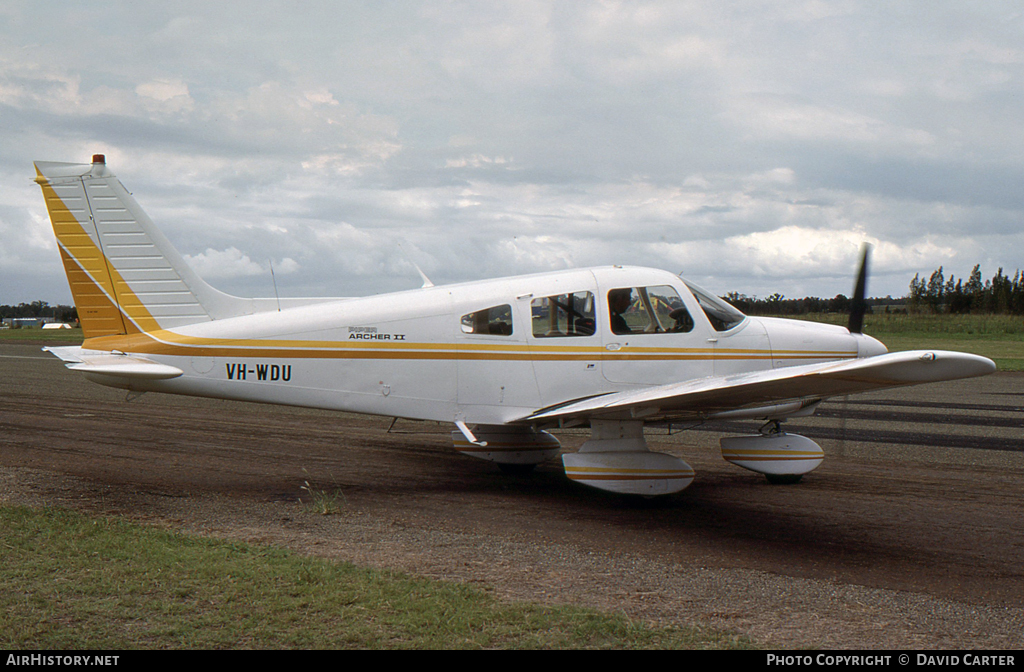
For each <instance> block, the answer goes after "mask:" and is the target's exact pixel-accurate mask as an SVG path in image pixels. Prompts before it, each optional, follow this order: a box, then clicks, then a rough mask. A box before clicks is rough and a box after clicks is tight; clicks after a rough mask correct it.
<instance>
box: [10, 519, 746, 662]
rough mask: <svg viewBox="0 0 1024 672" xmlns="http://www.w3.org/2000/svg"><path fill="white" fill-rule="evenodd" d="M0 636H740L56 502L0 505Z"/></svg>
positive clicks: (78, 645)
mask: <svg viewBox="0 0 1024 672" xmlns="http://www.w3.org/2000/svg"><path fill="white" fill-rule="evenodd" d="M0 530H2V532H0V559H2V562H0V647H2V648H7V649H47V650H50V649H137V648H188V649H219V648H272V649H278V648H303V649H308V648H316V649H320V648H359V649H367V648H430V649H441V648H443V649H453V648H615V649H619V648H751V647H750V644H749V642H747V641H746V640H745V639H743V638H741V637H737V636H732V635H722V634H717V633H711V632H703V631H697V630H682V629H673V628H654V627H649V626H647V625H644V624H641V623H637V622H635V621H632V620H630V619H628V618H626V617H625V616H623V615H617V614H605V613H601V612H599V611H595V610H590V609H583V608H576V607H544V606H538V605H532V604H525V603H510V602H505V601H501V600H498V599H496V598H494V597H492V596H490V595H488V594H487V593H486V591H484V590H480V589H476V588H472V587H469V586H466V585H463V584H456V583H445V582H438V581H430V580H426V579H418V578H414V577H410V576H407V575H403V574H400V573H397V572H387V571H373V570H368V569H363V568H359V567H356V566H354V565H351V564H346V563H340V562H332V561H328V560H324V559H320V558H311V557H305V556H300V555H297V554H294V553H291V552H288V551H285V550H282V549H278V548H274V547H267V546H258V545H250V544H243V543H233V542H227V541H220V540H213V539H206V538H200V537H193V536H189V535H185V534H181V533H177V532H173V531H167V530H161V529H154V528H149V527H144V526H140V525H135V524H131V523H127V522H125V521H122V520H118V519H104V518H90V517H86V516H83V515H80V514H77V513H74V512H70V511H67V510H62V509H51V508H46V509H42V510H35V509H29V508H25V507H0Z"/></svg>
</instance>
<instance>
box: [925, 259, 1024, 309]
mask: <svg viewBox="0 0 1024 672" xmlns="http://www.w3.org/2000/svg"><path fill="white" fill-rule="evenodd" d="M907 305H908V306H910V307H911V308H913V309H919V310H928V311H931V312H933V313H955V314H963V313H990V314H1002V315H1024V275H1022V274H1021V272H1020V269H1018V270H1017V272H1016V273H1015V274H1014V275H1013V278H1010V277H1009V276H1007V275H1003V269H1002V268H1000V269H999V270H998V271H997V272H996V274H995V275H994V276H993V277H992V279H991V280H985V281H984V282H982V280H981V265H980V264H978V265H976V266H975V267H974V270H972V271H971V275H970V277H969V278H967V281H966V282H964V279H963V278H956V277H954V276H953V274H952V273H950V275H949V279H948V280H947V279H946V277H945V275H944V274H943V271H942V266H939V268H938V270H936V271H935V272H934V273H932V274H931V276H930V277H929V278H928V281H927V282H926V281H925V280H924V278H922V277H920V275H919V274H915V275H914V279H913V280H911V281H910V294H908V295H907Z"/></svg>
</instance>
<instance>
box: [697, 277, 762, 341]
mask: <svg viewBox="0 0 1024 672" xmlns="http://www.w3.org/2000/svg"><path fill="white" fill-rule="evenodd" d="M683 282H684V283H686V286H687V287H689V288H690V291H691V292H693V296H694V297H695V298H696V299H697V303H699V304H700V307H701V308H702V309H703V310H704V314H705V315H707V316H708V320H709V321H710V322H711V326H712V327H714V328H715V331H729V330H730V329H732V328H733V327H737V326H739V324H740V323H741V322H743V320H745V319H747V316H746V315H744V314H743V313H741V312H740V311H738V310H736V309H735V308H733V307H732V306H730V305H729V304H728V303H726V302H725V301H724V300H723V299H720V298H718V297H717V296H715V295H714V294H712V293H711V292H709V291H708V290H706V289H703V288H702V287H698V286H697V285H695V284H693V283H692V282H689V281H687V280H683Z"/></svg>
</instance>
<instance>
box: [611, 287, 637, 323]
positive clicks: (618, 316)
mask: <svg viewBox="0 0 1024 672" xmlns="http://www.w3.org/2000/svg"><path fill="white" fill-rule="evenodd" d="M632 302H633V290H632V289H631V288H629V287H625V288H623V289H613V290H611V291H610V292H608V311H609V312H610V313H611V316H612V320H611V322H612V323H611V327H612V333H613V334H632V333H633V330H632V329H630V328H629V325H628V324H626V318H625V317H623V316H622V314H623V313H624V312H626V311H627V310H629V305H630V304H631V303H632Z"/></svg>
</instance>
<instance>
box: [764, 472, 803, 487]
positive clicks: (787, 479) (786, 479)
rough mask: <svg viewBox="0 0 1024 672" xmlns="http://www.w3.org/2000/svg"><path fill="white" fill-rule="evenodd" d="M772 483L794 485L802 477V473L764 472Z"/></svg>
mask: <svg viewBox="0 0 1024 672" xmlns="http://www.w3.org/2000/svg"><path fill="white" fill-rule="evenodd" d="M764 477H765V478H767V479H768V482H769V483H771V484H772V485H795V484H797V483H799V482H800V479H801V478H803V477H804V475H803V474H765V475H764Z"/></svg>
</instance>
